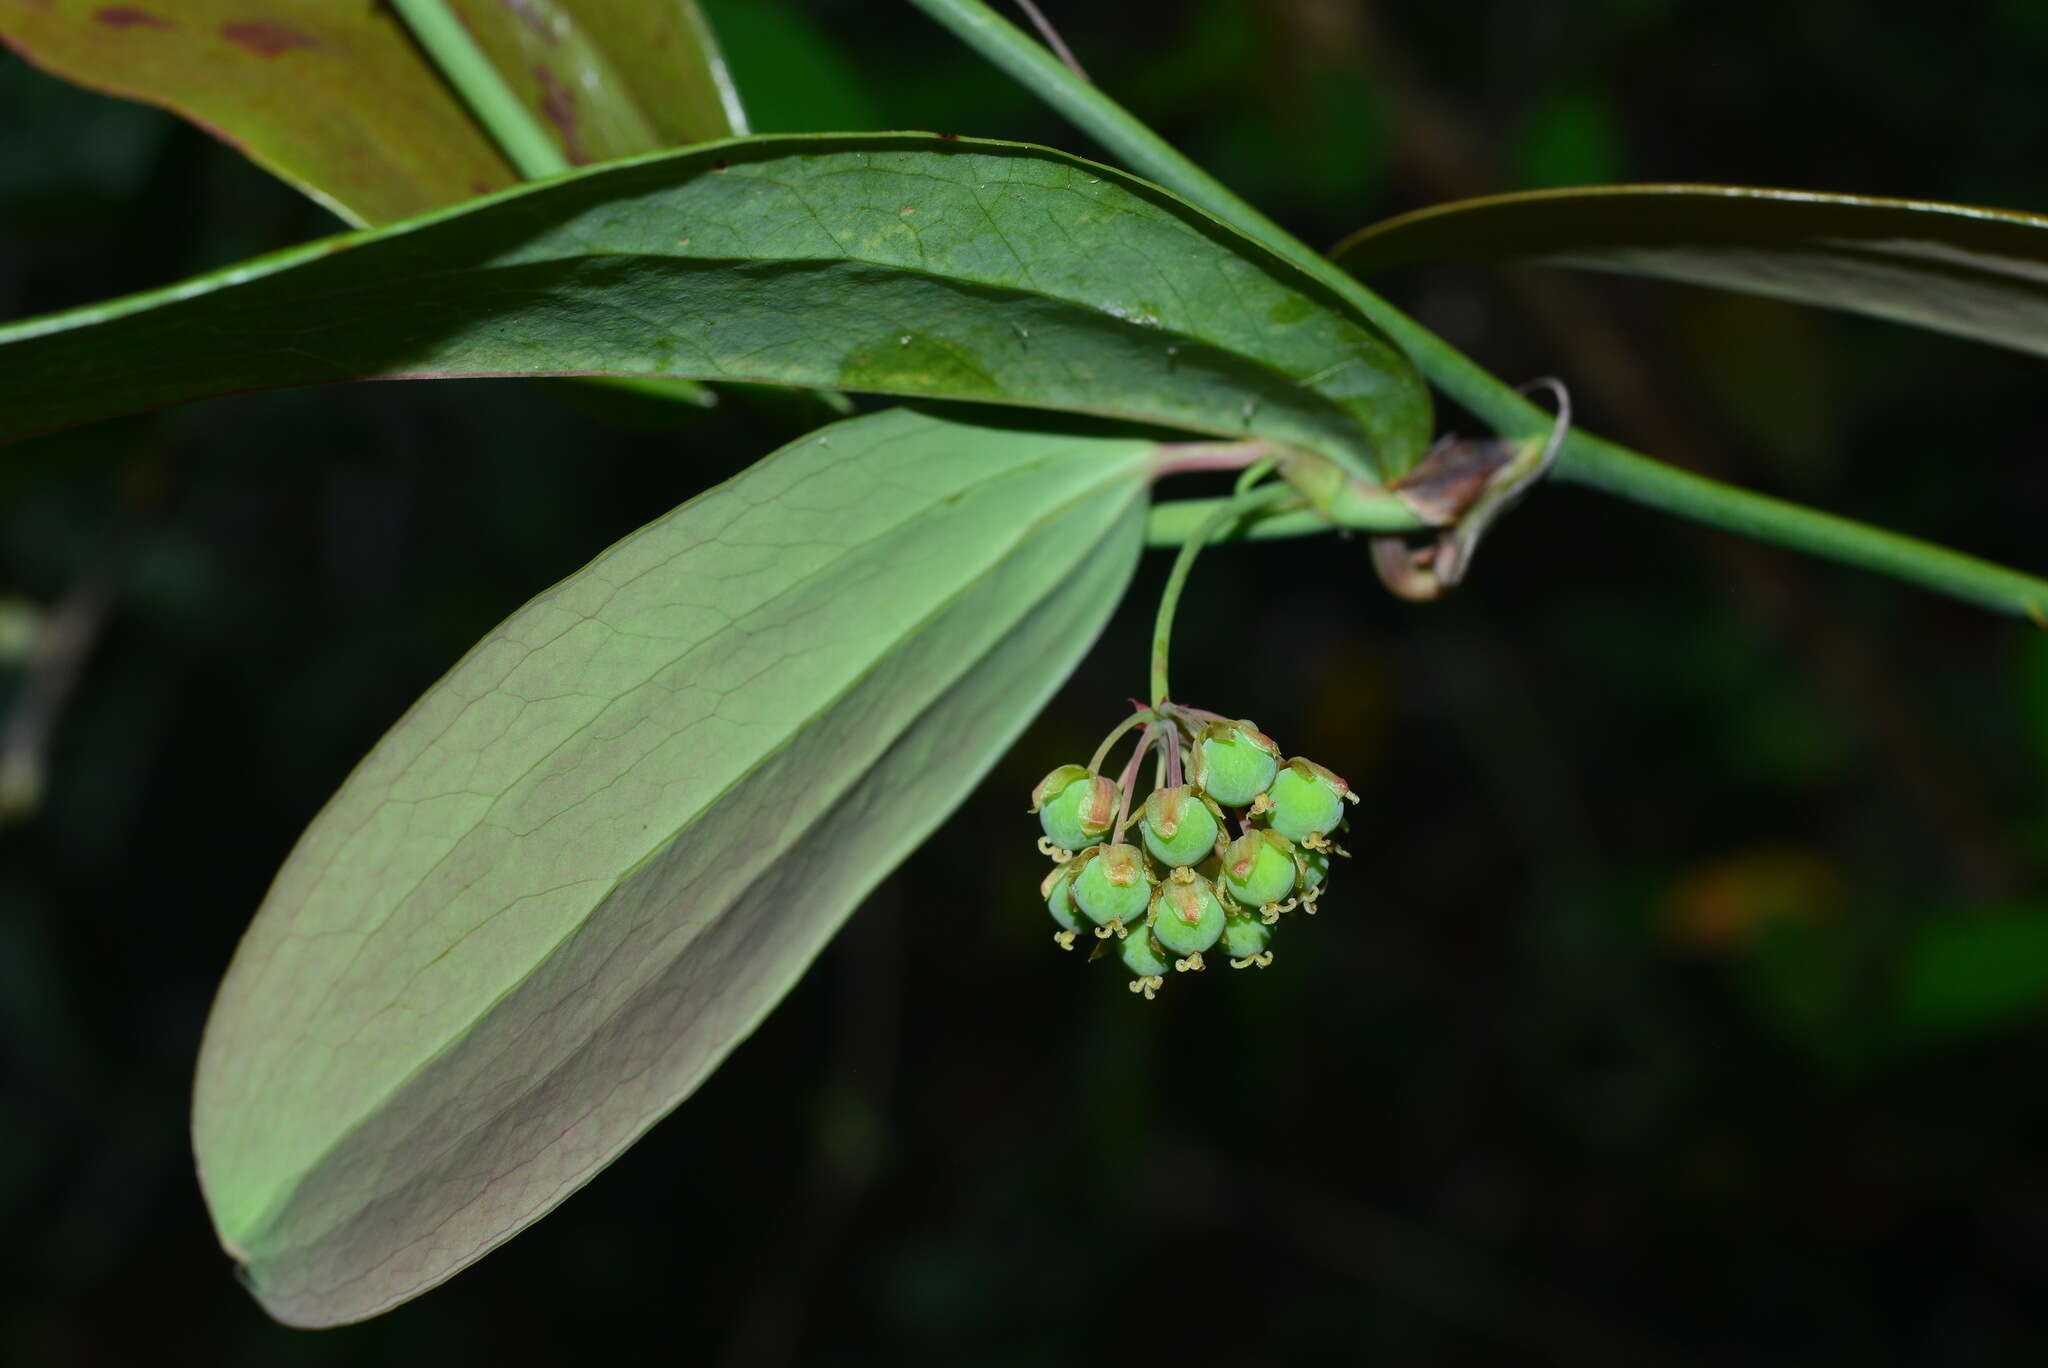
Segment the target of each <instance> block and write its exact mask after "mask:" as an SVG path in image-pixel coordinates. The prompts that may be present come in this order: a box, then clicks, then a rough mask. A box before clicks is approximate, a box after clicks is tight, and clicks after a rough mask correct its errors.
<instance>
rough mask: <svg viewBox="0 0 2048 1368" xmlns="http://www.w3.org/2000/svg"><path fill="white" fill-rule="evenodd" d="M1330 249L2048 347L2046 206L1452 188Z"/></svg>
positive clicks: (1341, 255) (1362, 267)
mask: <svg viewBox="0 0 2048 1368" xmlns="http://www.w3.org/2000/svg"><path fill="white" fill-rule="evenodd" d="M1332 255H1333V256H1334V257H1335V258H1336V259H1337V261H1338V263H1339V264H1340V265H1342V266H1344V267H1345V268H1346V269H1348V270H1351V271H1354V272H1356V273H1359V274H1366V273H1370V272H1372V271H1376V270H1384V269H1388V268H1391V267H1395V266H1404V265H1413V264H1416V263H1420V262H1427V261H1510V260H1528V261H1536V262H1539V263H1543V264H1547V265H1557V266H1576V267H1584V268H1587V269H1590V270H1601V271H1614V272H1620V273H1624V274H1630V275H1645V276H1653V277H1657V278H1660V279H1665V280H1675V281H1681V282H1684V283H1686V284H1692V285H1706V286H1712V287H1716V288H1720V289H1728V290H1742V291H1747V292H1749V293H1752V294H1761V295H1769V296H1771V297H1773V298H1778V299H1789V300H1792V301H1794V302H1796V303H1802V304H1817V305H1822V306H1825V307H1829V308H1837V309H1843V310H1846V311H1849V312H1852V313H1863V314H1869V315H1871V316H1873V317H1877V318H1885V319H1890V320H1892V321H1894V322H1900V323H1909V324H1913V325H1915V326H1919V327H1925V328H1930V329H1933V330H1935V331H1939V332H1947V333H1952V334H1955V335H1957V336H1960V337H1969V338H1974V339H1976V340H1978V341H1983V342H1991V343H1995V344H1997V345H1999V346H2004V347H2012V348H2015V349H2017V350H2020V351H2028V352H2032V353H2034V354H2035V355H2037V356H2048V217H2044V216H2042V215H2038V214H2027V213H2021V212H2019V211H2016V210H2008V209H1982V208H1976V207H1973V206H1970V205H1959V204H1943V203H1937V202H1933V201H1923V200H1900V199H1880V198H1874V197H1870V196H1859V195H1829V194H1821V193H1818V192H1812V191H1799V190H1771V189H1757V188H1751V187H1744V186H1728V185H1619V186H1595V187H1590V188H1582V189H1569V190H1539V191H1532V192H1527V193H1521V194H1512V195H1493V196H1488V197H1486V198H1483V199H1473V200H1461V201H1458V202H1456V203H1452V204H1446V205H1438V206H1436V207H1434V208H1430V209H1424V210H1420V211H1418V212H1416V213H1412V214H1404V215H1402V216H1400V217H1398V218H1394V219H1389V220H1387V221H1386V222H1384V223H1380V224H1376V225H1374V226H1372V227H1370V228H1367V229H1365V230H1363V231H1362V232H1359V233H1356V234H1354V235H1353V236H1351V237H1350V238H1347V239H1346V240H1345V241H1344V242H1342V243H1340V244H1339V245H1338V246H1337V248H1336V249H1335V250H1334V251H1333V253H1332Z"/></svg>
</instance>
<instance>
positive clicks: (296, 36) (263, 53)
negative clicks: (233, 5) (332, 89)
mask: <svg viewBox="0 0 2048 1368" xmlns="http://www.w3.org/2000/svg"><path fill="white" fill-rule="evenodd" d="M220 36H221V37H223V38H225V39H227V40H228V41H229V42H230V43H234V44H235V45H237V46H238V47H245V48H247V49H249V51H251V52H253V53H255V54H256V55H257V56H258V57H275V56H277V55H278V54H279V53H280V52H290V51H291V50H292V49H293V48H303V47H318V46H319V44H318V43H317V42H315V41H314V40H313V39H311V38H309V37H307V36H306V35H305V34H303V33H301V32H299V31H298V30H297V29H295V28H289V27H287V26H286V25H284V24H273V23H270V22H269V21H267V20H263V19H238V20H235V21H233V22H231V23H226V24H222V25H221V26H220Z"/></svg>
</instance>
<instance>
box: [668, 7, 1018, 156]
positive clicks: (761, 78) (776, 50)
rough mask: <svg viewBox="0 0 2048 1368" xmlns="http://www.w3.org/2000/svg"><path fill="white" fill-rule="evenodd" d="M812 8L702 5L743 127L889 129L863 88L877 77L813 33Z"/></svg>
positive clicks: (809, 130)
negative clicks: (741, 93)
mask: <svg viewBox="0 0 2048 1368" xmlns="http://www.w3.org/2000/svg"><path fill="white" fill-rule="evenodd" d="M812 8H813V7H812V6H809V5H804V4H795V3H792V2H791V0H705V5H704V10H705V13H706V14H707V15H708V16H709V17H710V19H711V22H712V26H713V27H714V28H716V29H717V31H718V38H719V43H720V45H721V46H722V47H723V48H724V50H725V52H726V53H727V55H728V56H729V57H730V59H731V62H732V69H733V72H734V73H735V76H736V78H737V80H738V83H739V85H740V87H741V88H742V89H743V90H745V91H746V92H747V119H748V122H749V123H750V124H751V125H752V126H753V127H754V128H755V129H757V130H759V131H760V132H763V133H851V132H855V131H857V130H860V129H869V128H886V127H888V122H887V121H886V120H885V119H884V118H883V117H882V113H881V109H880V107H879V105H878V104H877V103H876V101H875V98H874V95H873V93H872V91H871V90H870V88H869V85H868V77H870V76H879V75H880V74H881V73H879V72H872V73H864V72H862V71H861V70H860V68H859V67H858V66H856V65H855V63H854V61H853V59H852V58H851V57H849V56H848V55H847V54H846V53H844V52H842V51H841V50H840V48H839V46H838V44H836V43H835V42H834V41H833V40H832V37H831V35H830V34H828V33H826V32H825V31H824V30H823V29H822V28H821V27H820V26H819V24H818V21H817V20H816V19H814V18H813V17H812V13H811V12H812ZM921 75H922V74H921V73H920V76H921ZM981 126H982V127H987V125H981Z"/></svg>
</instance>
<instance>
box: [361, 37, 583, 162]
mask: <svg viewBox="0 0 2048 1368" xmlns="http://www.w3.org/2000/svg"><path fill="white" fill-rule="evenodd" d="M391 7H392V8H393V9H395V10H397V11H398V14H399V17H400V18H402V19H404V20H405V24H406V27H407V28H409V29H411V30H412V36H413V39H414V40H415V41H416V42H418V43H419V45H420V47H421V48H423V49H424V50H425V51H426V54H427V55H428V56H429V57H431V58H433V59H434V65H435V66H437V67H439V68H440V69H441V75H442V76H443V77H445V78H446V79H447V81H448V84H449V85H451V86H454V87H455V92H456V94H458V95H460V96H461V97H462V100H463V103H464V104H466V105H468V106H469V111H470V113H472V114H474V115H475V116H476V120H477V122H478V123H480V124H482V125H483V126H484V129H485V131H486V132H488V133H489V134H490V135H491V137H492V138H493V139H495V140H496V142H497V144H498V147H499V149H500V150H502V151H503V152H504V154H505V159H506V160H507V161H509V162H511V163H512V165H513V166H514V167H515V168H517V170H518V172H519V174H520V175H521V176H524V177H525V178H526V179H527V180H539V179H541V178H542V177H543V176H558V175H560V174H562V173H563V172H564V171H568V170H570V169H572V168H571V167H570V165H569V159H568V158H567V157H566V156H564V155H563V154H562V150H561V149H560V148H558V147H556V146H555V144H554V141H553V140H552V139H551V138H549V137H548V135H547V130H545V129H544V128H542V127H541V125H540V120H538V119H536V118H534V117H533V112H532V111H531V110H529V109H528V108H527V107H526V102H525V101H523V100H521V99H520V98H519V96H518V94H517V93H516V92H514V91H513V89H512V87H511V86H509V85H507V84H506V83H505V78H504V77H503V76H501V75H499V74H498V69H497V68H496V67H494V66H492V65H491V62H490V59H489V58H488V57H486V56H484V53H483V49H482V48H480V47H478V46H477V44H476V39H474V38H472V37H470V34H469V30H468V29H466V28H464V27H463V26H462V20H461V19H459V18H457V17H456V15H455V12H454V11H453V10H451V9H450V8H448V5H447V3H446V0H391Z"/></svg>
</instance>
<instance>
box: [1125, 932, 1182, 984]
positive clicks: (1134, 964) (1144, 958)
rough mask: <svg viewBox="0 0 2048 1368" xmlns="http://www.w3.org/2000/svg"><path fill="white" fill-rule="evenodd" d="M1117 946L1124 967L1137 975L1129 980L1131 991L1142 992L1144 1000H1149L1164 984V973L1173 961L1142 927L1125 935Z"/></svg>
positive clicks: (1171, 965) (1170, 967)
mask: <svg viewBox="0 0 2048 1368" xmlns="http://www.w3.org/2000/svg"><path fill="white" fill-rule="evenodd" d="M1119 948H1120V951H1121V953H1122V957H1123V962H1124V968H1126V969H1128V970H1130V971H1131V972H1132V973H1133V974H1135V975H1137V977H1135V978H1133V979H1132V980H1131V991H1132V992H1134V993H1143V994H1144V995H1145V1000H1146V1001H1147V1002H1150V1001H1151V1000H1152V995H1153V994H1154V993H1156V992H1158V991H1159V990H1160V988H1161V987H1162V986H1164V985H1165V983H1166V974H1167V971H1168V970H1170V969H1172V968H1173V961H1172V960H1170V959H1168V958H1167V957H1166V953H1165V952H1164V951H1162V950H1161V949H1160V948H1159V942H1157V941H1155V940H1153V939H1152V937H1151V935H1150V934H1149V933H1147V932H1146V931H1145V930H1144V929H1143V928H1142V927H1140V928H1139V929H1137V930H1136V931H1135V932H1133V933H1132V934H1131V935H1128V936H1125V937H1124V939H1123V944H1122V946H1121V947H1119Z"/></svg>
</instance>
